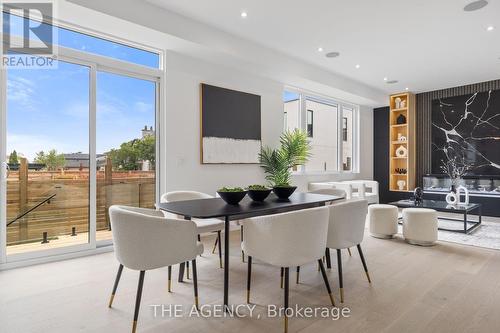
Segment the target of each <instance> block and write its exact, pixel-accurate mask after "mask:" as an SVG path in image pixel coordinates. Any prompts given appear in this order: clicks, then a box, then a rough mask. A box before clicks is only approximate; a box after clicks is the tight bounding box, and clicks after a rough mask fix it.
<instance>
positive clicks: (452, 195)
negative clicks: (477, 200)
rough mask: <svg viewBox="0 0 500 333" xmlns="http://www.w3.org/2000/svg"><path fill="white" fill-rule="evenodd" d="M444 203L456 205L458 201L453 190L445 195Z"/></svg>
mask: <svg viewBox="0 0 500 333" xmlns="http://www.w3.org/2000/svg"><path fill="white" fill-rule="evenodd" d="M446 203H448V204H450V205H456V204H457V203H458V195H457V194H456V193H455V192H450V193H448V194H447V195H446Z"/></svg>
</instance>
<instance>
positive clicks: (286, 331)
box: [285, 314, 288, 333]
mask: <svg viewBox="0 0 500 333" xmlns="http://www.w3.org/2000/svg"><path fill="white" fill-rule="evenodd" d="M285 333H288V317H287V315H286V314H285Z"/></svg>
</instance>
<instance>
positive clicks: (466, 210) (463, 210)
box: [390, 200, 482, 234]
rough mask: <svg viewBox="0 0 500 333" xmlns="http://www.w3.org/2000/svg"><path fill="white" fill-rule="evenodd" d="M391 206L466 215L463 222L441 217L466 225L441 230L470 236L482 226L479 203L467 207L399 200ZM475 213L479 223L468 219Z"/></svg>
mask: <svg viewBox="0 0 500 333" xmlns="http://www.w3.org/2000/svg"><path fill="white" fill-rule="evenodd" d="M390 205H394V206H397V207H399V208H430V209H434V210H436V211H438V212H447V213H457V214H463V215H464V218H463V220H462V219H453V218H447V217H440V218H439V219H441V220H448V221H460V222H463V224H464V227H463V229H446V228H438V229H439V230H446V231H452V232H460V233H464V234H468V233H470V232H471V231H472V230H474V229H476V228H477V227H479V226H480V225H481V217H482V206H481V204H477V203H469V204H467V205H465V204H457V205H450V204H448V203H447V202H446V201H437V200H423V201H422V202H420V203H419V204H415V201H413V200H399V201H394V202H391V203H390ZM473 211H477V214H478V217H479V220H478V221H471V220H468V219H467V214H470V213H471V212H473ZM467 223H470V224H472V226H471V227H467Z"/></svg>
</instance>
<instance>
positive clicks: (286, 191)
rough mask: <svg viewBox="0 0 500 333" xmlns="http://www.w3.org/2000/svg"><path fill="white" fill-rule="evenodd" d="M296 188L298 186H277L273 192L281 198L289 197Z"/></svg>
mask: <svg viewBox="0 0 500 333" xmlns="http://www.w3.org/2000/svg"><path fill="white" fill-rule="evenodd" d="M296 189H297V186H275V187H273V192H274V194H276V196H277V197H278V198H280V199H288V198H289V197H290V196H291V195H292V193H293V192H295V190H296Z"/></svg>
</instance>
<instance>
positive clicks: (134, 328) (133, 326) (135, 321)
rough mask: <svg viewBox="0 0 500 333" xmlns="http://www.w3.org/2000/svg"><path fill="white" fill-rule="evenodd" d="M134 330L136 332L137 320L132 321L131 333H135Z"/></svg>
mask: <svg viewBox="0 0 500 333" xmlns="http://www.w3.org/2000/svg"><path fill="white" fill-rule="evenodd" d="M136 330H137V320H134V321H133V322H132V333H135V331H136Z"/></svg>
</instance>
